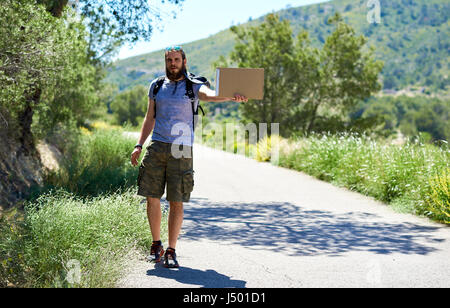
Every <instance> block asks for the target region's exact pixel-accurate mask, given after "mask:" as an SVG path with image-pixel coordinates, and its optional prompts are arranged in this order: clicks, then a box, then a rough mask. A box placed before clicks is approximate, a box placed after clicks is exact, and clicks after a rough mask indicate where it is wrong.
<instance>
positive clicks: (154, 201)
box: [147, 197, 161, 206]
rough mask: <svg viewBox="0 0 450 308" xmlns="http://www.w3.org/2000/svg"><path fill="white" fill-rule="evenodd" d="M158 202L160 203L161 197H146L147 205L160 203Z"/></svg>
mask: <svg viewBox="0 0 450 308" xmlns="http://www.w3.org/2000/svg"><path fill="white" fill-rule="evenodd" d="M160 204H161V199H159V198H153V197H147V206H155V205H160Z"/></svg>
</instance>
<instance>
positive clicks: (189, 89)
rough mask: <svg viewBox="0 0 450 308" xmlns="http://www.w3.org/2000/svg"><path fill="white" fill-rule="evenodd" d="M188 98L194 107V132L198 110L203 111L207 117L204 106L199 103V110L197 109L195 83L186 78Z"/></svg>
mask: <svg viewBox="0 0 450 308" xmlns="http://www.w3.org/2000/svg"><path fill="white" fill-rule="evenodd" d="M186 96H187V97H189V100H190V101H191V105H192V123H194V126H193V128H194V130H195V126H196V124H197V123H196V122H195V116H196V115H198V108H200V109H201V111H202V113H203V116H205V115H206V114H205V111H204V110H203V108H202V106H200V102H198V105H197V108H195V94H194V87H193V83H192V81H191V80H190V79H189V78H186Z"/></svg>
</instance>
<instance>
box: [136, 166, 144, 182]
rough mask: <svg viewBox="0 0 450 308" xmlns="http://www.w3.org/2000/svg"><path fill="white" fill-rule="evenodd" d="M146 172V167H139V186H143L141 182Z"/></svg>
mask: <svg viewBox="0 0 450 308" xmlns="http://www.w3.org/2000/svg"><path fill="white" fill-rule="evenodd" d="M144 171H145V168H144V166H142V165H141V166H140V167H139V173H138V177H137V185H138V186H140V185H141V180H142V176H143V175H144Z"/></svg>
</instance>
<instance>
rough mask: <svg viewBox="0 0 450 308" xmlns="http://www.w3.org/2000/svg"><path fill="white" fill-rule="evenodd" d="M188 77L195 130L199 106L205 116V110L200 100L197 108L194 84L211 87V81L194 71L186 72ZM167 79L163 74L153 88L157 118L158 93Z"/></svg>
mask: <svg viewBox="0 0 450 308" xmlns="http://www.w3.org/2000/svg"><path fill="white" fill-rule="evenodd" d="M185 77H186V79H185V80H186V96H187V97H189V99H190V101H191V104H192V123H193V124H194V125H193V128H194V130H195V126H196V124H197V123H196V122H195V116H196V115H198V108H200V109H201V110H202V113H203V116H205V115H206V114H205V111H204V110H203V108H202V106H200V102H198V105H197V108H196V109H195V93H194V88H193V86H192V84H194V83H195V84H204V85H206V86H207V87H210V86H211V85H210V83H209V81H208V80H207V79H206V78H205V77H201V76H195V75H194V74H192V73H188V72H186V73H185ZM165 79H166V76H161V77H159V78H158V79H157V80H156V84H155V87H154V88H153V97H154V98H155V118H156V94H158V92H159V90H160V89H161V87H162V85H163V84H164V80H165Z"/></svg>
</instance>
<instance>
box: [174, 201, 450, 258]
mask: <svg viewBox="0 0 450 308" xmlns="http://www.w3.org/2000/svg"><path fill="white" fill-rule="evenodd" d="M382 219H383V218H382V217H379V216H377V215H374V214H369V213H363V212H357V213H354V212H349V213H345V214H335V213H332V212H327V211H319V210H304V209H302V208H301V207H299V206H297V205H294V204H291V203H287V202H281V203H277V202H271V203H214V202H210V201H209V200H205V199H195V198H193V199H191V202H190V203H189V204H187V205H186V206H185V223H184V225H183V230H184V234H183V236H182V237H183V238H186V239H192V240H195V239H198V238H207V239H209V240H216V241H224V242H227V243H232V244H239V245H242V246H245V247H249V248H252V247H254V248H255V249H256V248H260V247H256V246H265V247H264V249H270V250H273V251H280V250H281V251H282V252H283V253H285V254H288V255H292V256H315V255H329V256H339V255H341V254H343V253H346V252H355V251H370V252H374V253H377V254H391V253H402V254H418V255H426V254H429V253H431V252H433V251H435V250H436V248H434V247H430V246H427V245H426V244H428V243H430V244H432V243H437V242H442V241H445V239H439V238H436V237H435V236H433V235H432V234H431V233H432V232H435V231H437V230H438V229H439V228H437V227H429V226H421V225H417V224H413V223H407V222H405V223H389V222H386V223H385V222H383V221H382Z"/></svg>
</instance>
